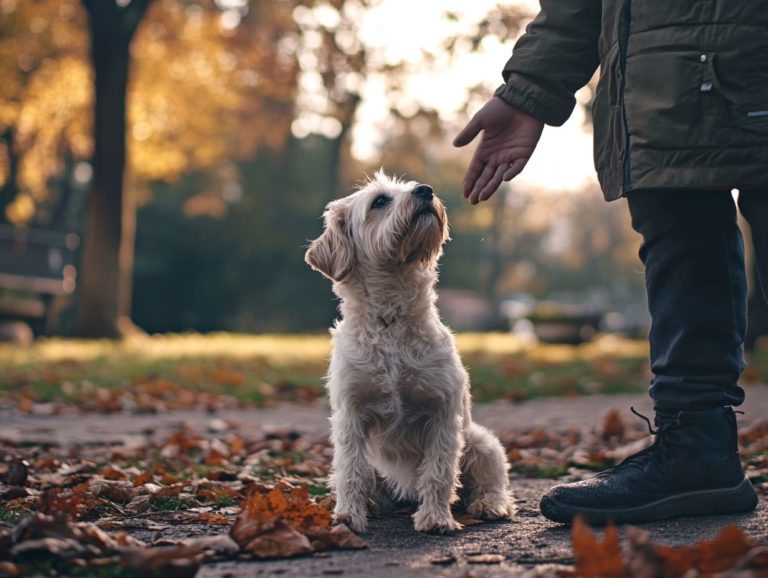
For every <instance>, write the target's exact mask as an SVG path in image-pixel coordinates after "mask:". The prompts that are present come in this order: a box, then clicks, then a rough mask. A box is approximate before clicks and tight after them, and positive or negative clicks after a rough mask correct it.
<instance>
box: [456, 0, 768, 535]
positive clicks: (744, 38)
mask: <svg viewBox="0 0 768 578" xmlns="http://www.w3.org/2000/svg"><path fill="white" fill-rule="evenodd" d="M766 7H767V6H766V3H765V2H746V3H743V2H734V1H729V0H711V1H707V2H701V1H698V0H679V1H678V2H671V3H670V2H667V1H666V0H644V1H643V2H631V0H568V1H567V2H564V1H562V0H560V1H558V0H541V10H540V12H539V13H538V15H537V16H536V17H535V19H534V20H533V21H532V22H531V23H530V24H529V26H528V27H527V29H526V32H525V34H524V35H523V36H522V37H521V38H520V39H519V40H518V41H517V43H516V44H515V46H514V50H513V53H512V56H511V58H510V60H509V61H508V62H507V64H506V66H505V68H504V70H503V78H504V84H503V85H502V86H501V87H499V88H498V90H496V92H495V93H494V96H493V97H492V98H491V100H489V101H488V102H487V103H486V104H485V105H484V106H483V107H482V108H481V109H480V110H479V111H478V112H477V113H476V114H475V115H474V116H473V117H472V118H471V120H470V121H469V122H468V124H467V125H466V127H464V129H463V130H462V131H461V132H460V133H459V134H458V135H457V136H456V138H455V141H454V145H455V146H459V147H461V146H465V145H467V144H469V143H470V142H472V141H473V140H474V139H475V137H476V136H478V135H479V134H480V133H482V137H481V139H480V142H479V144H478V146H477V148H476V149H475V151H474V156H473V158H472V160H471V161H470V164H469V167H468V169H467V172H466V175H465V180H464V184H463V189H462V190H463V195H464V197H466V198H467V199H468V200H469V202H470V203H473V204H476V203H478V202H481V201H485V200H487V199H489V198H490V197H491V196H492V195H493V193H494V192H495V191H496V190H497V188H498V187H499V186H500V184H501V183H502V182H503V181H509V180H510V179H512V178H514V177H515V176H516V175H518V174H519V173H520V171H522V170H523V168H524V167H525V165H526V163H527V162H528V159H529V158H530V157H531V155H532V154H533V152H534V150H535V148H536V144H537V142H538V141H539V138H540V136H541V133H542V129H543V126H544V125H545V124H548V125H552V126H559V125H561V124H563V123H564V122H565V121H566V120H567V118H568V117H569V115H570V114H571V111H572V110H573V107H574V104H575V99H574V93H575V92H576V90H578V89H579V88H581V87H582V86H583V85H585V84H586V83H587V82H588V81H589V79H590V78H591V77H592V75H593V73H594V72H595V70H596V69H597V67H598V65H599V66H600V77H599V82H598V85H597V89H596V93H595V98H594V101H593V105H592V112H593V124H594V159H595V167H596V170H597V175H598V180H599V182H600V186H601V189H602V190H603V193H604V195H605V198H606V200H608V201H612V200H616V199H619V198H624V199H626V202H627V204H628V206H629V211H630V214H631V218H632V226H633V228H634V229H635V230H636V231H637V232H639V233H640V234H641V235H642V245H641V248H640V259H641V260H642V262H643V264H644V265H645V280H646V290H647V295H648V307H649V311H650V315H651V326H650V330H649V339H650V357H651V369H652V373H653V378H652V381H651V387H650V390H649V391H650V395H651V397H652V399H653V402H654V412H655V420H654V421H655V426H656V429H655V430H653V429H652V428H651V424H650V421H649V422H648V426H649V429H651V433H654V434H655V440H654V442H653V444H652V445H651V446H650V447H649V448H648V449H646V450H644V451H641V452H639V453H637V454H635V455H633V456H630V457H629V458H627V459H626V460H624V461H623V462H622V463H620V464H619V465H617V466H616V467H614V468H611V469H609V470H607V471H605V472H601V473H600V474H598V475H597V476H595V477H593V478H591V479H588V480H583V481H580V482H576V483H569V484H561V485H557V486H555V487H553V488H552V489H551V490H549V492H547V493H546V495H544V497H543V498H542V500H541V505H540V507H541V511H542V513H543V514H544V515H545V516H546V517H547V518H549V519H551V520H554V521H557V522H564V523H568V522H570V521H571V520H572V519H573V518H574V516H576V515H579V514H580V515H582V516H584V517H586V518H587V519H588V520H590V521H592V522H596V523H605V522H607V521H608V520H613V521H614V522H615V523H625V522H645V521H652V520H661V519H666V518H673V517H677V516H685V515H700V514H723V513H732V512H746V511H750V510H752V509H754V508H755V507H756V504H757V497H756V494H755V492H754V489H753V488H752V485H751V484H750V483H749V480H748V479H747V478H746V477H745V475H744V471H743V469H742V466H741V463H740V459H739V453H738V437H737V429H736V419H735V416H734V411H733V409H732V407H733V406H738V405H740V404H741V403H742V402H743V401H744V390H743V389H742V388H741V387H739V385H738V380H739V376H740V374H741V373H742V371H743V369H744V360H743V343H744V339H745V333H746V302H747V281H746V275H745V266H744V247H743V241H742V236H741V233H740V230H739V228H738V226H737V220H736V218H737V213H736V205H735V203H734V197H733V195H732V190H733V189H735V188H736V189H738V190H739V191H740V194H739V196H738V208H739V209H740V211H741V213H742V214H743V215H744V217H745V218H746V219H747V221H748V222H749V224H750V226H751V229H752V233H753V244H754V248H755V252H756V261H757V264H758V268H759V272H760V276H761V280H762V287H763V289H765V287H766V284H765V283H766V282H767V281H768V277H766V275H768V261H767V259H768V200H767V199H766V196H765V193H764V191H766V187H767V186H768V170H766V169H768V10H766ZM763 294H764V295H765V291H764V292H763ZM646 419H647V418H646Z"/></svg>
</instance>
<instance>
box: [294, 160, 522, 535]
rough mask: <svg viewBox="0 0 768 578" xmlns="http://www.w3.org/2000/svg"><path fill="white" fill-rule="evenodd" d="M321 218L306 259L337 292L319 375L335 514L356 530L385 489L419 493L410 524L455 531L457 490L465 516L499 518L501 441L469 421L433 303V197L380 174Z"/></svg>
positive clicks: (438, 244)
mask: <svg viewBox="0 0 768 578" xmlns="http://www.w3.org/2000/svg"><path fill="white" fill-rule="evenodd" d="M323 217H324V220H325V231H324V232H323V234H322V235H321V236H320V237H319V238H318V239H316V240H315V241H313V242H312V244H311V245H310V247H309V249H308V250H307V254H306V260H307V263H309V264H310V265H311V266H312V267H313V268H314V269H317V270H318V271H320V272H321V273H323V274H324V275H326V276H327V277H329V278H330V279H332V280H333V282H334V283H333V290H334V292H335V293H336V295H338V296H339V297H340V298H341V306H340V308H341V314H342V319H341V320H339V321H337V322H336V325H335V327H334V328H333V329H332V330H331V333H332V335H333V345H334V350H333V355H332V358H331V362H330V368H329V370H328V377H327V387H328V391H329V396H330V403H331V412H332V413H331V440H332V443H333V447H334V455H333V468H332V473H331V487H332V488H333V489H335V491H336V511H335V514H336V518H337V520H339V521H342V522H345V523H347V524H349V525H350V526H351V527H352V529H354V530H356V531H358V532H360V531H363V530H365V528H366V523H367V519H366V518H367V513H368V511H369V510H370V511H372V512H374V513H375V512H380V511H383V510H384V509H386V506H387V504H391V501H390V499H391V498H395V499H399V500H408V501H418V502H419V507H418V510H417V511H416V513H415V514H414V516H413V520H414V524H415V527H416V529H417V530H421V531H435V532H450V531H454V530H459V529H460V528H461V524H459V523H458V522H457V521H456V520H455V519H454V518H453V516H452V515H451V504H452V503H453V502H454V501H456V499H457V495H456V492H457V490H458V489H459V488H462V499H463V500H464V501H465V503H466V505H467V509H468V511H469V512H470V513H471V514H473V515H475V516H478V517H481V518H485V519H500V518H506V517H510V516H511V515H512V514H513V512H514V505H513V500H512V496H511V494H510V490H509V486H508V478H507V468H508V464H507V461H506V458H505V455H504V451H503V449H502V446H501V444H500V443H499V441H498V439H497V438H496V437H495V436H494V435H493V434H492V433H491V432H490V431H488V430H487V429H485V428H484V427H482V426H479V425H477V424H475V423H473V422H472V417H471V413H470V410H471V400H470V392H469V379H468V376H467V372H466V371H465V369H464V367H463V366H462V364H461V360H460V359H459V355H458V353H457V351H456V346H455V344H454V339H453V335H452V334H451V332H450V330H449V329H448V328H447V327H446V326H445V325H443V323H442V321H441V320H440V317H439V315H438V312H437V307H436V306H435V300H436V295H435V291H434V285H435V282H436V281H437V261H438V259H439V257H440V255H441V254H442V246H443V243H444V242H445V241H446V240H447V238H448V223H447V215H446V212H445V208H444V207H443V204H442V203H441V202H440V200H439V199H437V197H435V196H434V195H433V192H432V189H431V188H430V187H429V186H427V185H422V184H417V183H414V182H402V181H398V180H393V179H390V178H388V177H387V176H385V175H384V174H383V173H381V172H380V173H377V174H376V176H375V177H374V179H373V180H371V181H370V182H369V183H368V184H366V185H365V186H364V187H363V188H362V189H360V190H358V191H357V192H355V193H353V194H351V195H349V196H348V197H344V198H342V199H338V200H336V201H333V202H331V203H330V204H329V205H328V207H327V209H326V211H325V213H324V215H323Z"/></svg>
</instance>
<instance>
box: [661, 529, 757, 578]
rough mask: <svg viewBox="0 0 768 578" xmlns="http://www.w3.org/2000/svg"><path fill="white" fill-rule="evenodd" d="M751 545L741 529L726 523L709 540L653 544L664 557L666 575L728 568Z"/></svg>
mask: <svg viewBox="0 0 768 578" xmlns="http://www.w3.org/2000/svg"><path fill="white" fill-rule="evenodd" d="M752 547H753V544H752V541H751V540H750V539H749V538H748V537H747V535H746V534H745V533H744V532H743V531H742V530H740V529H739V528H737V527H736V526H730V525H729V526H726V527H725V528H724V529H723V531H722V532H720V534H718V535H717V537H716V538H715V539H714V540H712V541H711V542H699V543H698V544H696V545H695V546H682V547H679V548H671V547H668V546H656V552H658V554H659V555H660V556H661V558H662V559H663V560H664V565H665V567H666V570H667V572H666V575H667V576H669V577H677V576H684V575H685V574H686V573H687V572H688V571H689V570H691V569H695V570H698V571H699V572H701V573H704V574H714V573H717V572H724V571H726V570H730V569H731V568H733V567H734V566H735V565H736V562H738V561H739V559H741V558H742V557H743V556H744V555H745V554H747V552H749V551H750V549H751V548H752Z"/></svg>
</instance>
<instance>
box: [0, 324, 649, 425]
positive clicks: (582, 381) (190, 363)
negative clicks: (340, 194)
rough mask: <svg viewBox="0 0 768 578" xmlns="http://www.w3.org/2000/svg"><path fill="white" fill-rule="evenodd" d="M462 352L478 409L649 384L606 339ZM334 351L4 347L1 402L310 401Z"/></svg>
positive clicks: (324, 345)
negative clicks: (483, 404)
mask: <svg viewBox="0 0 768 578" xmlns="http://www.w3.org/2000/svg"><path fill="white" fill-rule="evenodd" d="M457 344H458V347H459V350H460V352H461V355H462V359H463V361H464V363H465V364H466V365H467V367H468V368H469V370H470V374H471V377H472V384H473V395H474V397H475V399H476V400H478V401H488V400H493V399H499V398H507V399H512V400H516V399H526V398H529V397H540V396H556V395H580V394H587V393H595V392H621V391H636V390H642V389H643V388H645V387H646V385H647V382H648V375H647V370H646V361H645V360H646V357H647V344H646V343H644V342H642V341H631V340H625V339H621V338H617V337H613V336H603V337H600V338H598V339H596V340H595V341H593V342H591V343H588V344H584V345H581V346H563V345H530V344H526V343H525V342H523V341H521V340H520V339H518V338H516V337H515V336H513V335H510V334H504V333H466V334H460V335H458V336H457ZM330 352H331V346H330V340H329V338H328V336H327V335H306V336H297V335H257V336H251V335H238V334H212V335H198V334H190V335H163V336H152V337H142V338H135V339H131V340H128V341H125V342H113V341H82V340H72V339H45V340H40V341H38V342H36V343H35V344H33V345H32V346H29V347H20V346H13V345H0V367H3V368H4V371H3V372H2V374H0V397H2V396H3V394H5V395H6V397H7V396H8V395H10V396H11V397H15V398H26V399H27V400H31V401H34V402H36V403H41V402H52V401H56V402H60V403H64V404H67V403H74V404H77V403H85V402H89V401H92V400H93V399H94V398H96V399H100V400H102V401H104V400H106V401H104V404H103V405H104V406H105V407H107V406H109V399H107V398H108V397H109V395H110V393H109V392H113V394H114V395H117V394H118V393H119V392H121V391H133V392H134V393H135V395H134V398H135V399H134V402H135V403H134V404H133V405H132V406H131V407H132V408H133V409H134V410H136V411H142V409H145V410H147V411H154V410H155V409H156V407H155V406H153V405H151V404H150V405H149V406H148V407H146V408H143V406H142V405H141V400H142V399H144V398H147V397H149V398H152V399H161V400H166V401H167V402H168V404H170V406H171V407H178V404H179V403H183V400H184V395H185V393H187V392H191V393H192V394H195V395H197V396H200V395H203V394H211V395H215V396H220V395H225V396H229V397H230V398H233V399H234V400H236V401H237V403H240V404H246V405H249V404H263V403H266V402H268V401H272V400H285V401H295V400H302V399H313V398H315V397H317V396H319V395H322V393H323V386H322V381H323V375H324V373H325V370H326V367H327V360H328V356H329V355H330ZM142 396H144V397H142ZM195 399H197V398H195ZM136 400H138V401H136ZM116 403H117V402H116ZM120 403H122V402H120ZM136 404H138V406H137V407H134V406H136ZM123 407H124V406H123Z"/></svg>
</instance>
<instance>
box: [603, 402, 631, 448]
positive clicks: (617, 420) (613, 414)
mask: <svg viewBox="0 0 768 578" xmlns="http://www.w3.org/2000/svg"><path fill="white" fill-rule="evenodd" d="M626 430H627V426H626V424H625V423H624V420H623V419H622V418H621V413H619V410H617V409H612V410H610V411H609V412H608V413H607V414H605V417H604V418H603V423H602V425H601V426H600V437H602V438H603V439H605V440H608V439H610V438H617V439H620V440H622V439H624V436H625V434H626Z"/></svg>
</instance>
